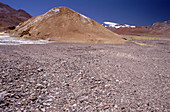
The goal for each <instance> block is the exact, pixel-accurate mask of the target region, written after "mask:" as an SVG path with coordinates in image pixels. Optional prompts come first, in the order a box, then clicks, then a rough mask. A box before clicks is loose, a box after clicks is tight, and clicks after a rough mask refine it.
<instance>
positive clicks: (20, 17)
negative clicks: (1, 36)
mask: <svg viewBox="0 0 170 112" xmlns="http://www.w3.org/2000/svg"><path fill="white" fill-rule="evenodd" d="M29 18H31V15H29V14H28V13H27V12H25V11H24V10H22V9H19V10H15V9H13V8H11V7H10V6H8V5H6V4H3V3H1V2H0V30H2V29H3V28H8V27H13V26H17V25H18V24H19V23H21V22H24V21H26V20H28V19H29Z"/></svg>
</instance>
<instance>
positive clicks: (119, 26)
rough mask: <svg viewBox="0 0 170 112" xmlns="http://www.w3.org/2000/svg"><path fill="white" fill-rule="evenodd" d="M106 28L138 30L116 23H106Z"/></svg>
mask: <svg viewBox="0 0 170 112" xmlns="http://www.w3.org/2000/svg"><path fill="white" fill-rule="evenodd" d="M104 25H105V27H113V28H116V29H117V28H136V26H130V25H127V24H118V23H114V22H104Z"/></svg>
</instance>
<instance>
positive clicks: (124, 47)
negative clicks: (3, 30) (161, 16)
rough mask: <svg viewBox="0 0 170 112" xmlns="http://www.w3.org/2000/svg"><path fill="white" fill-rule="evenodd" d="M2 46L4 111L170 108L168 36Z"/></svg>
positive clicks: (0, 100) (147, 111) (0, 102)
mask: <svg viewBox="0 0 170 112" xmlns="http://www.w3.org/2000/svg"><path fill="white" fill-rule="evenodd" d="M134 41H135V42H136V43H144V45H143V44H142V45H139V44H135V43H134V42H133V41H129V42H126V43H125V44H113V45H112V44H69V43H49V44H42V45H36V44H34V45H0V63H1V64H0V87H1V88H0V111H1V112H10V111H14V112H56V111H59V112H61V111H68V112H74V111H75V112H82V111H87V112H91V111H95V112H120V111H122V112H169V111H170V106H169V97H170V96H169V92H170V91H169V86H170V85H169V84H170V80H169V79H170V78H169V75H170V41H166V40H159V41H158V40H134Z"/></svg>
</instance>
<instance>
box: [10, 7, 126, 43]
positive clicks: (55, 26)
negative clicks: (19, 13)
mask: <svg viewBox="0 0 170 112" xmlns="http://www.w3.org/2000/svg"><path fill="white" fill-rule="evenodd" d="M11 35H12V36H19V37H22V38H28V39H48V40H53V41H58V42H74V43H122V42H124V41H125V40H123V39H122V38H121V37H119V36H118V35H117V34H115V33H113V32H111V31H109V30H108V29H106V28H105V27H103V26H102V25H101V24H99V23H97V22H95V21H94V20H92V19H90V18H88V17H86V16H84V15H82V14H79V13H77V12H75V11H73V10H71V9H69V8H67V7H57V8H53V9H51V10H50V11H48V12H47V13H45V14H43V15H40V16H37V17H33V18H31V19H29V20H28V21H25V22H24V23H22V24H20V25H19V26H18V27H17V28H16V30H15V31H14V32H12V33H11Z"/></svg>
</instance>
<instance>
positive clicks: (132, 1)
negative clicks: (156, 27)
mask: <svg viewBox="0 0 170 112" xmlns="http://www.w3.org/2000/svg"><path fill="white" fill-rule="evenodd" d="M0 2H2V3H5V4H8V5H9V6H11V7H12V8H15V9H24V10H25V11H27V12H28V13H29V14H31V15H32V16H37V15H41V14H43V13H45V12H47V11H48V10H50V9H51V8H53V7H58V6H66V7H69V8H71V9H73V10H75V11H77V12H79V13H82V14H84V15H86V16H88V17H90V18H92V19H94V20H96V21H97V22H99V23H103V22H104V21H112V22H117V23H120V24H130V25H137V26H147V25H150V24H152V23H155V22H158V21H166V20H170V0H1V1H0Z"/></svg>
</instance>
